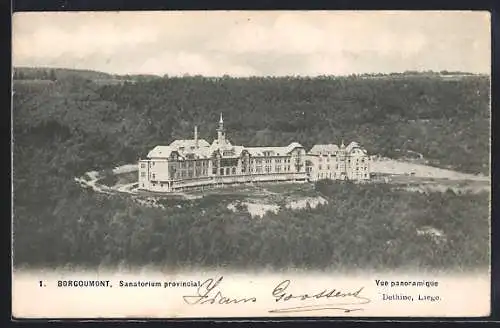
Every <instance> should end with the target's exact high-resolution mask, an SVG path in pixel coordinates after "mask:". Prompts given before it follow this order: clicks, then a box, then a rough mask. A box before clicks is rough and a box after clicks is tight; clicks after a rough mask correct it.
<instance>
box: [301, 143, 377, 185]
mask: <svg viewBox="0 0 500 328" xmlns="http://www.w3.org/2000/svg"><path fill="white" fill-rule="evenodd" d="M306 170H307V175H308V179H309V180H310V181H317V180H322V179H330V180H351V181H364V180H369V179H370V157H369V156H368V154H367V152H366V150H365V149H363V148H362V147H361V146H360V145H359V144H358V143H357V142H354V141H353V142H351V143H350V144H349V145H348V146H347V147H346V146H345V145H344V142H342V143H341V145H340V147H339V146H337V145H335V144H324V145H314V146H313V147H312V148H311V150H309V152H308V153H307V160H306Z"/></svg>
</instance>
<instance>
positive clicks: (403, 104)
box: [13, 70, 490, 267]
mask: <svg viewBox="0 0 500 328" xmlns="http://www.w3.org/2000/svg"><path fill="white" fill-rule="evenodd" d="M21 71H22V70H21ZM19 72H20V71H18V73H17V77H16V80H15V81H14V108H13V122H14V175H13V176H14V210H15V212H14V215H15V217H14V233H15V236H14V242H15V249H16V253H15V256H16V264H22V263H31V264H39V265H43V264H47V263H53V264H54V265H56V264H57V265H63V264H67V263H78V262H83V261H85V262H86V263H88V264H91V265H96V264H98V263H101V262H103V261H104V262H105V263H116V262H119V261H128V262H134V261H139V260H140V259H142V260H145V261H147V260H148V259H149V260H155V261H159V262H161V261H165V263H168V264H172V265H180V264H183V263H181V262H182V261H188V262H190V263H191V264H192V263H202V264H206V265H217V264H220V263H222V262H224V263H225V262H227V263H238V264H241V263H244V261H256V262H258V263H260V264H262V265H275V266H278V267H279V266H280V265H281V266H286V265H287V263H295V264H294V265H298V266H307V265H313V264H314V263H317V261H319V259H318V258H309V257H308V255H293V256H298V258H295V257H292V258H285V259H280V261H283V262H279V263H276V262H275V258H274V257H270V255H269V254H270V253H269V252H270V251H271V250H272V249H273V248H274V247H277V246H276V245H279V244H282V245H284V246H283V247H289V248H290V250H291V251H290V252H293V251H294V250H296V249H297V248H296V247H299V246H300V245H301V244H304V243H306V240H310V241H308V242H309V243H311V247H313V246H314V245H316V244H318V245H319V244H321V243H322V242H321V240H324V239H325V238H327V236H324V238H323V237H321V238H320V237H319V235H321V233H320V232H321V231H325V230H322V229H323V228H324V227H325V226H327V225H329V224H332V227H337V226H339V227H340V226H343V225H342V224H341V222H353V221H352V219H353V218H354V217H356V218H358V219H359V220H371V219H373V218H370V215H379V216H380V219H384V216H386V217H387V219H391V218H394V217H395V216H396V213H395V212H391V211H390V208H391V207H394V206H393V204H392V202H401V201H402V200H398V199H397V198H398V197H403V198H404V197H407V198H408V199H407V198H404V201H405V202H409V204H413V205H414V206H415V207H416V208H417V209H418V210H414V209H412V208H410V207H409V208H407V211H408V213H410V214H408V217H409V218H410V219H411V220H410V221H411V222H413V219H415V217H417V216H418V217H420V216H422V217H423V216H424V214H422V213H423V212H422V213H421V212H419V211H420V210H422V211H423V209H424V208H427V209H426V211H430V212H426V214H425V215H430V216H431V217H432V215H434V216H436V217H437V216H441V217H440V219H441V220H443V221H444V222H445V223H446V224H454V223H453V222H452V223H449V222H447V221H446V220H445V219H443V218H442V216H445V218H450V219H453V220H459V223H456V224H458V226H457V228H458V227H459V228H460V229H476V230H474V231H478V232H477V235H475V234H474V233H471V232H470V230H464V231H468V233H469V234H468V235H460V236H459V235H457V236H456V238H463V240H462V241H461V242H460V247H458V246H457V244H453V245H454V247H455V249H460V250H462V251H463V252H470V254H471V256H472V257H471V258H468V259H463V260H460V259H457V258H456V257H454V258H450V259H448V260H447V261H449V263H448V264H450V265H451V264H457V263H456V261H479V262H481V261H483V259H485V258H487V255H485V254H484V249H485V248H482V249H481V248H478V247H479V246H474V243H476V242H477V240H476V238H478V236H480V235H481V233H486V234H485V235H484V236H487V225H485V224H486V223H487V210H486V209H485V211H484V212H483V210H482V208H484V206H486V204H487V203H484V202H485V201H486V202H487V197H486V198H485V197H483V198H481V197H479V196H450V197H449V198H443V199H441V198H436V197H434V199H436V200H430V199H424V198H425V197H424V196H416V195H415V196H408V195H399V194H397V195H396V194H393V192H392V191H390V190H385V191H382V190H379V191H377V192H374V191H373V190H372V191H370V190H371V189H369V190H368V191H363V190H357V189H353V190H351V193H350V196H349V197H351V198H349V199H350V200H349V202H354V203H355V202H357V201H358V200H359V199H362V196H363V194H362V193H364V192H373V195H375V194H376V193H381V195H385V196H386V197H384V198H383V199H380V201H381V202H382V204H381V205H377V206H381V207H380V208H379V212H377V210H376V209H375V210H374V209H373V206H375V205H369V204H365V205H366V206H365V207H362V208H361V209H357V210H356V211H349V210H348V209H349V208H351V207H352V206H351V205H352V204H351V205H348V204H349V203H346V205H345V207H338V206H331V207H327V208H322V209H316V210H314V211H313V212H311V213H300V214H288V216H289V218H290V220H292V221H293V220H296V223H294V224H291V225H287V228H286V229H288V230H287V231H288V232H287V233H285V234H282V233H281V230H282V229H284V228H285V227H284V226H282V225H283V224H284V223H283V220H284V219H287V218H286V215H285V217H283V218H277V217H271V218H269V221H268V223H269V225H267V224H266V223H265V220H263V222H262V223H255V222H253V221H251V220H250V219H249V218H247V217H246V216H244V215H243V216H237V215H235V214H234V213H231V212H229V211H224V210H222V209H221V208H219V207H217V206H214V205H210V206H209V205H207V204H205V205H206V206H205V205H203V204H202V205H203V206H205V207H206V208H207V210H206V211H207V212H206V213H207V214H206V216H200V215H199V213H200V208H205V207H203V206H202V205H200V204H198V205H197V204H194V205H189V206H187V205H186V206H187V207H186V206H184V207H183V211H178V212H176V211H177V210H174V209H172V210H165V211H162V210H159V209H147V208H146V209H144V208H140V207H139V206H138V205H136V204H132V203H131V202H130V201H128V200H127V199H122V198H120V197H108V196H103V195H96V194H93V193H91V192H89V191H85V190H81V189H80V188H79V187H78V186H77V185H76V184H74V181H73V177H75V176H77V175H80V174H82V173H83V172H85V171H89V170H93V169H104V168H108V167H111V166H115V165H118V164H124V163H129V162H135V161H136V160H137V159H138V158H139V157H140V156H144V155H145V154H146V153H147V152H148V151H149V149H150V148H151V147H153V146H155V145H157V144H168V143H170V141H171V140H172V139H174V138H188V137H190V136H191V135H192V130H193V126H194V125H195V124H197V125H198V126H199V133H200V137H202V138H206V139H207V140H208V141H210V142H211V140H212V139H213V137H214V136H215V128H216V123H217V121H218V116H219V113H220V112H223V113H224V117H225V122H226V127H227V135H228V137H229V138H230V140H231V141H232V142H233V144H246V145H284V144H287V143H289V142H291V141H298V142H300V143H302V144H303V145H304V146H306V147H310V146H312V145H313V144H314V143H320V142H337V143H338V142H340V140H341V138H344V139H345V140H349V141H350V140H356V141H358V142H360V143H361V144H362V145H364V146H365V147H366V148H367V149H368V151H369V152H370V153H371V154H381V155H389V156H390V155H391V154H392V152H393V150H394V149H396V148H398V149H408V150H412V151H416V152H419V153H422V154H423V155H424V157H425V158H427V159H429V160H431V161H432V162H433V163H434V165H437V166H446V167H452V168H454V169H457V170H461V171H465V172H472V173H479V172H481V173H484V174H488V172H489V117H490V113H489V79H488V77H484V76H466V77H461V78H460V79H454V80H449V79H442V78H441V77H440V76H439V75H432V74H431V75H424V74H422V75H420V74H411V75H407V76H406V75H397V76H377V77H366V76H364V77H363V76H351V77H341V78H335V77H320V78H291V77H290V78H247V79H234V78H230V77H224V78H203V77H197V76H195V77H183V78H168V77H163V78H159V77H148V76H145V77H141V78H135V79H130V77H129V78H123V79H122V78H120V77H116V76H113V77H112V79H114V80H116V79H122V80H123V83H111V82H110V83H102V80H105V81H106V79H107V78H108V77H106V76H100V75H97V76H96V75H95V74H94V73H92V74H90V75H89V74H88V73H85V74H79V73H78V72H74V71H69V72H66V71H65V72H64V74H61V73H59V74H57V71H55V74H52V73H50V71H49V73H48V74H46V73H44V74H42V75H36V74H35V75H36V76H34V77H33V76H31V77H30V78H26V76H27V75H26V74H27V73H26V72H23V73H22V74H21V75H22V79H19ZM15 75H16V73H15ZM97 80H99V83H97V82H96V81H97ZM370 188H371V187H370ZM360 193H361V194H360ZM332 197H333V196H332ZM360 197H361V198H360ZM412 197H417V198H415V199H413V198H412ZM419 197H420V198H419ZM421 197H424V198H421ZM467 197H473V199H469V198H467ZM478 197H479V198H478ZM431 201H432V202H443V203H439V204H441V207H445V208H448V207H449V206H450V207H451V206H454V207H456V208H459V209H460V208H461V207H460V204H464V203H465V204H466V203H467V202H472V203H473V204H474V208H473V209H470V211H479V212H475V213H468V212H467V211H466V210H465V209H463V211H461V212H456V213H455V211H453V213H441V212H439V213H438V212H432V211H439V206H438V205H436V204H438V203H435V205H436V206H435V207H433V206H431V207H429V204H428V202H431ZM483 203H484V204H483ZM433 204H434V203H433ZM443 204H445V205H446V206H444V205H443ZM199 206H201V207H199ZM349 206H351V207H349ZM476 206H477V207H476ZM332 211H333V212H332ZM339 211H340V212H339ZM359 211H362V212H359ZM377 213H378V214H377ZM467 213H468V214H469V215H470V216H469V217H477V218H478V220H480V221H479V222H482V223H479V224H476V225H473V223H472V222H469V221H466V219H465V217H464V215H466V214H467ZM285 214H286V213H285ZM474 215H475V216H474ZM166 217H168V219H167V218H166ZM305 217H307V218H308V219H307V220H306V219H303V218H305ZM320 217H321V218H320ZM164 218H165V219H164ZM336 218H339V220H340V221H335V220H336ZM363 218H364V219H363ZM280 220H281V221H280ZM301 220H306V221H301ZM332 220H333V221H332ZM342 220H343V221H342ZM481 220H486V221H484V222H483V221H481ZM293 222H295V221H293ZM302 222H308V224H307V225H304V224H303V223H302ZM311 222H312V223H311ZM356 222H358V223H359V226H356V227H353V229H354V231H358V233H359V234H361V235H363V233H365V234H366V233H371V232H373V231H371V232H370V231H364V230H359V229H365V228H363V224H362V223H363V222H362V221H356ZM367 222H368V221H367ZM445 223H443V224H445ZM349 224H351V223H349ZM352 224H354V223H352ZM218 225H219V226H218ZM220 225H222V226H223V227H224V229H222V230H220V228H221V226H220ZM322 227H323V228H322ZM409 227H410V226H407V227H406V228H401V229H403V230H404V229H407V228H408V229H409ZM290 229H292V230H290ZM329 229H334V228H329ZM356 229H358V230H356ZM484 229H486V232H484V231H485V230H484ZM207 231H208V232H207ZM214 231H222V232H218V233H219V234H222V235H220V236H219V235H213V232H214ZM327 231H330V232H331V233H332V234H333V232H334V230H327ZM346 231H347V230H346ZM363 231H364V232H363ZM405 231H406V230H404V231H403V232H405ZM182 232H185V233H182ZM264 233H265V234H269V238H264V239H263V237H262V234H264ZM344 233H348V232H345V231H344ZM373 233H375V232H373ZM380 233H382V232H380ZM457 233H458V232H457ZM174 236H175V238H174ZM366 236H367V235H366ZM366 236H365V237H366ZM372 237H373V238H374V239H373V240H372V241H371V243H375V244H370V243H368V241H366V240H365V241H359V243H361V244H360V245H364V246H370V247H371V246H373V247H375V248H374V249H377V250H380V251H381V248H380V247H383V246H382V245H381V244H380V245H378V244H377V243H378V242H377V239H376V237H375V236H374V235H372ZM290 238H291V239H290ZM293 238H296V239H293ZM308 238H309V239H308ZM311 238H312V239H311ZM318 238H320V239H318ZM342 238H347V235H345V236H344V237H342ZM209 239H210V240H209ZM214 240H215V241H214ZM340 240H344V239H340ZM347 240H348V239H345V242H347ZM457 240H458V239H457ZM174 241H175V242H174ZM364 242H367V244H363V243H364ZM400 242H403V240H400ZM179 243H180V245H181V246H179ZM210 243H215V244H210ZM332 243H333V244H332ZM339 243H340V242H333V241H328V242H326V243H323V244H322V245H325V246H324V247H326V248H325V252H326V253H328V254H330V253H331V247H334V248H335V249H338V250H339V252H341V251H342V252H343V251H344V250H346V249H345V248H344V247H347V246H341V245H344V244H339ZM351 243H356V242H354V241H352V242H351ZM356 245H357V244H356ZM356 245H354V246H356ZM360 245H358V246H360ZM481 245H482V244H481ZM354 246H353V247H354ZM465 246H467V247H468V248H467V249H465V248H464V247H465ZM482 246H484V245H482ZM175 247H180V248H181V251H179V252H180V253H178V254H179V255H178V256H181V257H183V258H184V259H183V260H182V261H181V260H180V259H173V258H172V256H174V257H175V256H177V255H175V254H172V253H168V252H170V251H171V250H172V249H173V248H175ZM182 247H185V250H182V249H183V248H182ZM314 247H315V246H314ZM443 247H447V248H446V249H443V250H439V249H438V250H436V249H433V250H429V251H435V252H438V253H437V255H435V256H436V258H435V259H434V260H430V259H428V261H430V262H428V263H424V264H426V265H431V266H432V265H433V264H432V263H434V262H432V261H438V259H437V256H438V255H441V256H442V255H443V254H444V253H440V252H446V254H450V253H449V252H451V250H450V249H449V247H451V246H450V245H448V246H443ZM457 247H458V248H457ZM247 248H250V250H248V251H247ZM228 249H230V251H227V250H228ZM174 252H177V251H174ZM217 252H219V253H217ZM221 252H222V253H224V254H225V255H224V256H226V257H224V258H223V257H221V256H222V255H220V254H222V253H221ZM415 252H420V251H416V250H415ZM422 252H423V251H422ZM463 252H462V254H463ZM482 252H483V253H482ZM167 253H168V254H170V255H168V256H167V255H166V254H167ZM214 254H219V255H214ZM228 254H231V255H228ZM339 254H340V253H339ZM418 254H420V255H422V254H424V253H418ZM453 254H454V253H453ZM358 255H359V254H358ZM358 255H356V254H354V255H352V256H354V257H353V258H351V259H350V260H348V259H345V258H344V257H343V256H347V255H335V256H337V257H333V258H334V259H336V260H335V261H341V262H342V261H343V262H342V263H351V264H352V261H355V260H354V259H355V258H356V256H358ZM228 256H229V258H228ZM233 256H235V257H237V256H239V260H235V258H234V257H233ZM301 256H302V257H301ZM331 256H333V255H331ZM391 256H392V257H391ZM391 256H390V257H389V258H390V259H391V260H390V261H393V264H394V265H395V266H398V265H402V263H403V262H404V258H403V257H402V256H403V255H402V254H401V252H400V250H398V251H395V252H394V254H393V255H391ZM433 256H434V255H433ZM485 256H486V257H485ZM420 259H422V258H420ZM273 261H274V262H273ZM332 261H334V260H333V259H332ZM346 261H347V262H346ZM372 261H375V262H376V263H379V265H384V263H385V262H387V261H389V260H387V258H384V257H381V258H374V259H373V260H372ZM384 261H385V262H384ZM402 261H403V262H402ZM422 261H424V260H422ZM375 262H374V263H375ZM332 263H333V262H332ZM335 263H337V262H335ZM460 263H462V264H463V262H460ZM374 265H375V264H374Z"/></svg>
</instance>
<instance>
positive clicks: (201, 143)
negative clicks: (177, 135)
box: [169, 139, 210, 150]
mask: <svg viewBox="0 0 500 328" xmlns="http://www.w3.org/2000/svg"><path fill="white" fill-rule="evenodd" d="M169 146H170V147H172V148H174V149H180V148H182V147H184V149H185V150H188V149H191V147H193V148H194V147H196V140H195V139H184V140H174V141H173V142H172V143H171V144H170V145H169ZM208 146H210V144H209V143H208V142H207V141H206V140H205V139H198V147H200V148H201V147H208Z"/></svg>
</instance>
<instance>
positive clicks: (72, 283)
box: [57, 280, 201, 288]
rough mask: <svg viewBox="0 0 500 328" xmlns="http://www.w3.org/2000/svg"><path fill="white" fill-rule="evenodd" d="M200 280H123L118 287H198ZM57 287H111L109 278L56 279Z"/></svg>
mask: <svg viewBox="0 0 500 328" xmlns="http://www.w3.org/2000/svg"><path fill="white" fill-rule="evenodd" d="M200 285H201V282H200V281H142V280H136V281H124V280H120V281H119V284H118V286H119V287H163V288H169V287H199V286H200ZM57 287H113V285H112V284H111V282H110V281H109V280H58V281H57Z"/></svg>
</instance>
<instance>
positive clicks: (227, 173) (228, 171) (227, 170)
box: [226, 167, 231, 175]
mask: <svg viewBox="0 0 500 328" xmlns="http://www.w3.org/2000/svg"><path fill="white" fill-rule="evenodd" d="M230 174H231V171H230V168H229V167H226V175H230Z"/></svg>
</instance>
